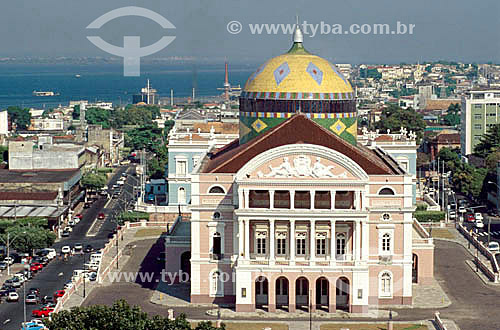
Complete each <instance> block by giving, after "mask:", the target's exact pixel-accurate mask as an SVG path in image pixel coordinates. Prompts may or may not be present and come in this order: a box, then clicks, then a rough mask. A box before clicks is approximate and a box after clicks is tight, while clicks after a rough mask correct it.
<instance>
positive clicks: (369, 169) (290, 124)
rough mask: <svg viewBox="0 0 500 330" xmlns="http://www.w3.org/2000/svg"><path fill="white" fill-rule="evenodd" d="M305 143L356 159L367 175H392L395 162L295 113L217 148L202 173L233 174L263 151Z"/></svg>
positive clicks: (394, 171) (395, 171)
mask: <svg viewBox="0 0 500 330" xmlns="http://www.w3.org/2000/svg"><path fill="white" fill-rule="evenodd" d="M297 143H307V144H315V145H320V146H324V147H327V148H330V149H333V150H336V151H338V152H340V153H342V154H344V155H346V156H347V157H349V158H350V159H353V160H355V161H356V162H357V163H358V165H359V166H361V168H363V169H364V170H365V171H366V173H368V174H395V173H398V172H397V169H395V163H394V162H393V161H391V160H388V159H385V158H384V157H383V155H382V154H381V153H377V152H375V151H374V150H371V149H368V148H366V147H364V146H361V145H358V146H354V145H352V144H350V143H349V142H347V141H345V140H343V139H342V138H340V137H339V136H337V135H336V134H334V133H332V132H330V131H328V130H327V129H325V128H323V127H322V126H320V125H318V124H316V123H315V122H313V121H312V120H310V119H308V118H307V117H306V116H305V115H304V114H296V115H294V116H293V117H291V118H290V119H288V120H286V121H284V122H283V123H281V124H279V125H278V126H275V127H273V128H272V129H270V130H268V131H267V132H266V133H264V134H262V135H259V136H257V137H256V138H254V139H252V140H250V141H249V142H247V143H245V144H243V145H240V144H239V143H238V140H235V141H233V142H231V143H230V144H228V145H227V146H225V147H223V148H222V149H219V150H218V151H217V152H216V153H215V154H213V155H212V157H211V158H210V160H209V161H208V162H207V163H206V164H205V166H204V168H203V169H202V172H204V173H236V172H237V171H238V170H239V169H240V168H241V167H243V165H245V164H246V163H247V162H249V161H250V160H251V159H252V158H254V157H255V156H257V155H259V154H261V153H263V152H264V151H266V150H269V149H273V148H276V147H279V146H283V145H289V144H297Z"/></svg>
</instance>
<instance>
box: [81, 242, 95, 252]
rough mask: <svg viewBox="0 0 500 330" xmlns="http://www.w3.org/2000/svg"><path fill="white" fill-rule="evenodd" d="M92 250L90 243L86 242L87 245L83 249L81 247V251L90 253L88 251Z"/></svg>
mask: <svg viewBox="0 0 500 330" xmlns="http://www.w3.org/2000/svg"><path fill="white" fill-rule="evenodd" d="M93 251H94V247H93V246H92V245H90V244H87V246H86V247H85V249H83V252H85V253H90V252H93Z"/></svg>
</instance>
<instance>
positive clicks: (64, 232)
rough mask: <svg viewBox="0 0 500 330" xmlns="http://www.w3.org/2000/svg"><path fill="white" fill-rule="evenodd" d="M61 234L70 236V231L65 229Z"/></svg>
mask: <svg viewBox="0 0 500 330" xmlns="http://www.w3.org/2000/svg"><path fill="white" fill-rule="evenodd" d="M61 236H62V237H69V231H67V230H63V232H62V233H61Z"/></svg>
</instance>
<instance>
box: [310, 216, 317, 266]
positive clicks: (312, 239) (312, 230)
mask: <svg viewBox="0 0 500 330" xmlns="http://www.w3.org/2000/svg"><path fill="white" fill-rule="evenodd" d="M310 223H311V227H310V228H309V233H310V237H309V260H313V259H315V257H316V251H315V248H316V244H315V243H316V222H315V221H314V220H311V222H310Z"/></svg>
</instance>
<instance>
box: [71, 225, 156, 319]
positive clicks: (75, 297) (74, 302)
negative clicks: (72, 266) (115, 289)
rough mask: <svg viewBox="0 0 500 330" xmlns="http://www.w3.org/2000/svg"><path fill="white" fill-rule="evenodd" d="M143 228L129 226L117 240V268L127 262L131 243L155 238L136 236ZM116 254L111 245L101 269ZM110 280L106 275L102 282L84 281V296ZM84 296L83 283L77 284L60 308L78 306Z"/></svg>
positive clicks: (107, 283) (106, 265) (105, 266)
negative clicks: (118, 252)
mask: <svg viewBox="0 0 500 330" xmlns="http://www.w3.org/2000/svg"><path fill="white" fill-rule="evenodd" d="M143 229H144V228H141V227H137V228H130V229H128V230H126V231H125V233H124V235H123V240H119V244H118V249H119V251H120V257H119V259H118V268H119V270H121V269H122V267H123V266H124V265H125V264H126V263H127V262H128V260H129V259H130V256H131V255H132V253H133V249H134V247H135V245H134V244H133V243H134V242H135V241H140V240H145V239H150V238H155V237H157V236H150V237H148V236H140V237H137V236H136V234H137V232H138V231H140V230H143ZM115 256H116V249H115V248H114V247H113V248H111V249H110V250H109V251H108V253H105V254H104V256H103V258H102V261H101V265H100V267H101V269H103V270H104V269H106V268H107V267H109V266H110V265H111V262H112V261H113V259H114V257H115ZM110 284H111V283H110V281H109V279H108V276H104V278H103V279H102V283H98V281H94V282H90V281H87V282H85V291H86V292H85V293H86V297H88V296H89V294H90V292H91V291H92V290H94V289H95V288H99V287H103V286H108V285H110ZM84 300H85V298H84V297H83V285H80V286H78V288H77V289H76V291H75V292H74V293H73V294H72V295H71V296H70V297H69V298H68V300H67V301H66V302H65V304H64V306H63V308H62V309H67V310H69V309H71V307H77V306H80V305H81V304H82V303H83V301H84Z"/></svg>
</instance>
